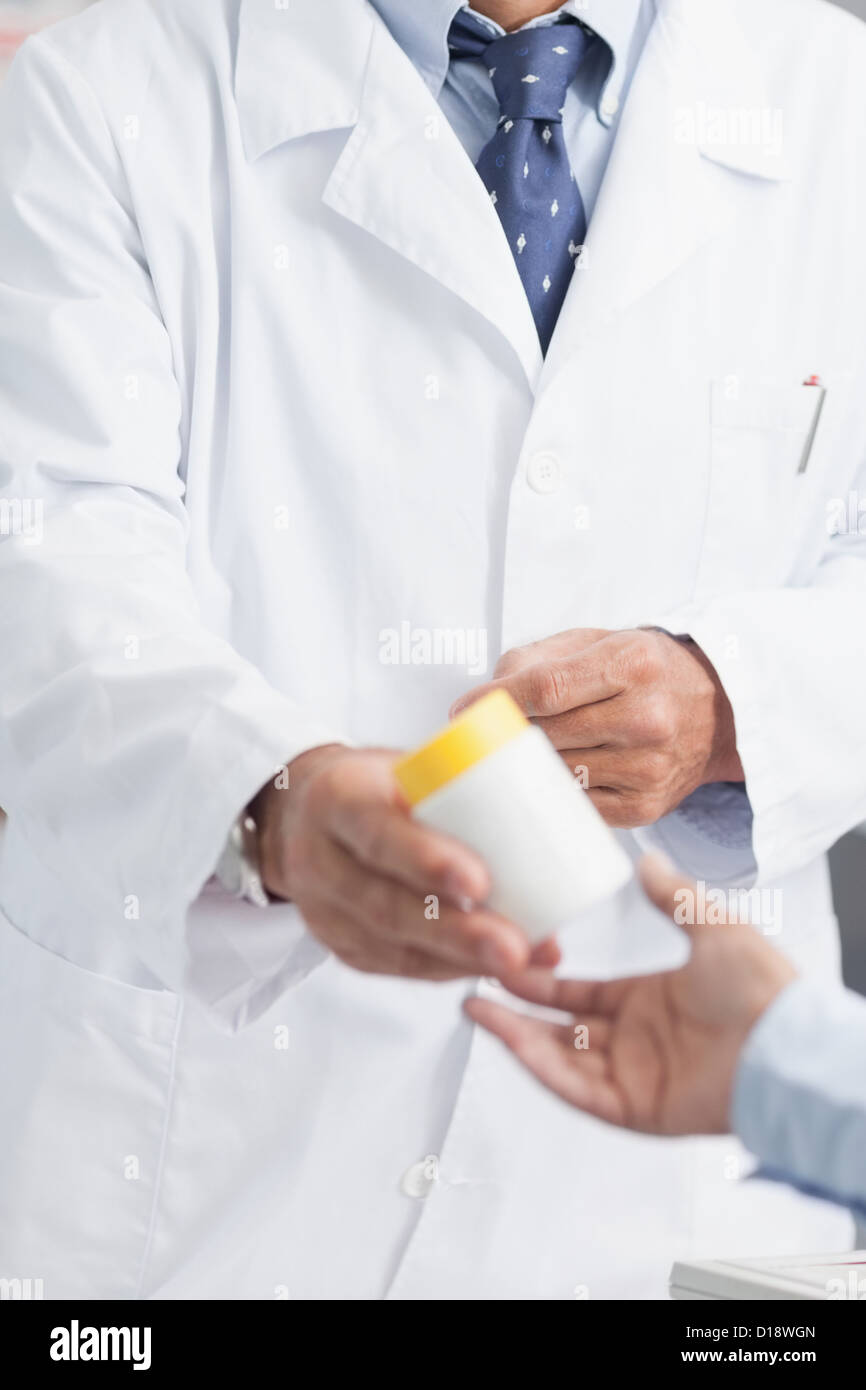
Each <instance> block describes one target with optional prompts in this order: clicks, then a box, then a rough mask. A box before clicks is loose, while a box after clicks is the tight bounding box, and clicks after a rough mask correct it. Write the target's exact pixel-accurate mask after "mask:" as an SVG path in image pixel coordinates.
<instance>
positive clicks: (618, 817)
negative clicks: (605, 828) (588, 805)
mask: <svg viewBox="0 0 866 1390" xmlns="http://www.w3.org/2000/svg"><path fill="white" fill-rule="evenodd" d="M587 796H588V797H589V799H590V801H591V802H592V804H593V806H594V807H595V809H596V810H597V811H598V813H599V815H600V816H601V818H602V820H604V821H605V822H606V824H607V825H610V826H612V827H613V828H614V829H617V830H634V829H635V828H636V827H637V826H642V825H648V824H651V823H652V817H651V818H650V819H649V820H648V819H647V813H646V809H645V802H644V799H643V798H642V797H640V796H638V795H636V794H635V793H634V792H630V791H625V790H623V789H620V788H615V789H614V788H612V787H597V786H593V785H592V779H591V778H590V784H589V787H588V789H587Z"/></svg>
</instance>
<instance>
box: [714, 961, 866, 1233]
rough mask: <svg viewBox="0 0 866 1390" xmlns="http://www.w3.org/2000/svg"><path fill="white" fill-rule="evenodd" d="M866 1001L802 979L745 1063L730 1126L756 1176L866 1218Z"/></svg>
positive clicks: (755, 1038)
mask: <svg viewBox="0 0 866 1390" xmlns="http://www.w3.org/2000/svg"><path fill="white" fill-rule="evenodd" d="M864 1057H866V1000H864V999H861V998H860V997H859V996H858V995H855V994H853V993H851V991H849V990H845V989H843V988H842V987H841V985H823V984H822V985H818V984H815V983H812V982H811V981H808V980H796V981H794V983H793V984H791V985H789V986H788V988H787V989H785V990H783V991H782V993H781V994H780V995H779V996H778V997H777V998H776V999H775V1000H774V1002H773V1003H772V1004H771V1005H770V1008H769V1009H768V1010H767V1011H766V1013H765V1014H764V1015H763V1016H762V1018H761V1019H760V1020H759V1022H758V1023H757V1024H756V1026H755V1027H754V1029H753V1030H752V1033H751V1034H750V1036H749V1038H748V1039H747V1042H746V1045H745V1047H744V1048H743V1052H742V1054H741V1057H740V1063H739V1066H738V1069H737V1074H736V1077H735V1081H734V1093H733V1100H732V1114H731V1123H732V1127H733V1129H734V1131H735V1133H736V1134H737V1135H738V1136H739V1138H740V1139H742V1141H743V1143H744V1144H745V1145H746V1147H747V1148H748V1149H750V1150H751V1152H752V1153H754V1154H756V1155H757V1156H758V1157H759V1158H760V1159H761V1160H762V1168H761V1169H759V1171H758V1173H757V1174H756V1176H757V1177H761V1176H765V1177H770V1178H775V1179H779V1180H783V1181H787V1182H790V1183H792V1184H793V1185H795V1186H797V1187H799V1188H801V1189H803V1190H804V1191H807V1192H809V1193H811V1194H813V1195H816V1196H820V1197H826V1198H828V1199H829V1200H831V1201H836V1202H840V1203H843V1204H844V1205H845V1206H848V1207H850V1208H851V1209H852V1210H853V1211H855V1212H856V1213H857V1215H858V1216H860V1217H866V1163H864V1161H863V1155H864V1153H866V1068H864V1066H863V1059H864Z"/></svg>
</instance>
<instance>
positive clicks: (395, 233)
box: [235, 0, 542, 387]
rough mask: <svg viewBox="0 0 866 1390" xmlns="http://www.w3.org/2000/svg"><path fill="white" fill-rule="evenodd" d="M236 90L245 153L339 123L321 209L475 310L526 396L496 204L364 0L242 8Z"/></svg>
mask: <svg viewBox="0 0 866 1390" xmlns="http://www.w3.org/2000/svg"><path fill="white" fill-rule="evenodd" d="M235 95H236V99H237V103H238V112H239V116H240V121H241V130H242V136H243V142H244V150H245V153H246V155H247V158H248V159H250V160H254V159H258V158H260V157H261V156H262V155H264V154H266V153H268V152H269V151H270V150H273V149H274V148H276V147H277V146H279V145H280V144H281V143H283V142H284V141H286V140H291V139H296V138H298V137H300V136H303V135H310V134H313V133H314V132H317V131H325V130H336V129H340V128H343V127H345V128H347V129H348V130H349V131H350V134H349V136H348V138H347V141H346V144H345V146H344V148H343V151H342V153H341V155H340V158H339V159H338V160H337V163H336V165H335V166H334V168H333V170H332V171H331V174H330V177H329V178H328V179H327V182H326V184H325V187H324V192H323V201H324V202H325V204H326V205H327V206H328V207H330V208H331V209H333V211H334V212H336V213H339V214H340V215H341V216H342V217H345V218H347V219H348V220H349V221H351V222H354V223H355V224H356V225H357V226H358V227H361V228H363V230H364V231H365V232H367V233H369V234H370V235H371V236H374V237H377V238H378V239H379V241H381V242H384V243H385V244H386V245H387V246H389V247H390V248H391V250H392V251H394V252H396V253H397V254H398V255H400V256H403V257H404V258H405V259H406V260H409V261H411V262H412V263H413V264H414V265H416V266H418V267H419V269H420V270H422V271H424V272H425V273H426V274H428V275H431V276H432V277H433V278H434V279H435V280H438V281H439V282H440V284H442V285H443V286H445V287H447V289H448V290H449V291H451V292H452V293H454V294H456V295H459V296H460V298H461V299H463V300H464V301H465V302H466V303H467V304H469V305H471V306H472V308H473V309H474V310H476V311H477V312H478V313H479V314H482V315H483V316H484V317H485V318H486V319H487V320H488V321H489V322H490V323H491V324H492V325H493V326H494V327H495V328H496V329H498V331H499V332H500V333H501V334H502V335H503V336H504V337H505V338H506V339H507V340H508V342H509V343H510V344H511V346H512V348H513V349H514V351H515V353H516V354H517V357H518V359H519V361H520V363H521V365H522V367H523V370H524V372H525V374H526V378H527V380H528V382H529V384H530V387H534V385H535V382H536V381H537V379H538V376H539V373H540V371H541V367H542V356H541V349H540V346H539V342H538V334H537V332H536V329H535V324H534V322H533V318H532V312H531V310H530V308H529V304H528V302H527V299H526V295H525V293H524V290H523V286H522V284H521V281H520V277H519V275H518V273H517V267H516V266H515V264H514V259H513V257H512V255H511V251H510V250H509V247H508V243H507V241H506V238H505V234H504V232H503V230H502V225H501V223H500V221H499V218H498V217H497V215H496V209H495V208H494V207H493V205H492V204H491V202H490V199H489V198H488V196H487V193H486V191H485V189H484V185H483V184H482V182H481V180H480V178H479V177H478V174H477V173H476V171H475V169H474V168H473V166H472V163H471V161H470V160H469V158H468V156H467V155H466V152H465V150H464V149H463V147H462V145H461V144H460V142H459V140H458V139H457V136H456V135H455V134H454V132H453V130H451V128H450V126H449V125H448V122H447V121H446V120H445V118H444V116H443V115H442V113H441V111H440V110H439V107H438V105H437V103H436V101H435V99H434V98H433V96H432V95H431V94H430V92H429V90H428V89H427V87H426V86H425V84H424V82H423V80H422V78H421V77H420V76H419V74H418V73H417V72H416V70H415V68H414V67H413V65H412V63H411V62H410V61H409V59H408V58H407V57H406V55H405V54H404V53H403V52H402V50H401V49H400V47H399V46H398V45H397V43H396V42H395V41H394V39H393V38H392V37H391V34H390V33H389V31H388V30H387V28H386V27H385V25H384V24H383V23H382V22H381V20H380V19H379V18H378V16H377V15H375V13H374V12H373V11H371V10H370V8H369V7H368V6H366V5H364V4H362V3H361V0H292V3H291V5H290V6H288V7H286V8H276V7H275V5H274V0H242V7H241V16H240V27H239V35H238V56H237V63H236V74H235Z"/></svg>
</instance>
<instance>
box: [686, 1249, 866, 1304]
mask: <svg viewBox="0 0 866 1390" xmlns="http://www.w3.org/2000/svg"><path fill="white" fill-rule="evenodd" d="M670 1290H671V1298H674V1299H685V1300H689V1299H691V1300H696V1301H702V1300H703V1301H713V1300H726V1299H750V1300H754V1299H772V1300H776V1299H778V1300H782V1301H784V1300H787V1299H812V1300H820V1301H821V1302H828V1301H829V1302H842V1301H847V1300H849V1299H850V1300H855V1301H857V1300H863V1299H866V1250H854V1251H850V1252H846V1253H845V1254H841V1255H840V1254H836V1255H786V1256H779V1257H778V1258H776V1259H748V1260H707V1261H704V1262H701V1263H696V1264H685V1263H682V1262H678V1263H677V1264H675V1265H674V1267H673V1269H672V1271H671V1282H670Z"/></svg>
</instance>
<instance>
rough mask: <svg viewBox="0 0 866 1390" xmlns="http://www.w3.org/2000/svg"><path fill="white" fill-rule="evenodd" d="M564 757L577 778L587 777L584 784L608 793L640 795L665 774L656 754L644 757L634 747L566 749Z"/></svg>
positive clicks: (644, 755)
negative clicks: (578, 776) (634, 793)
mask: <svg viewBox="0 0 866 1390" xmlns="http://www.w3.org/2000/svg"><path fill="white" fill-rule="evenodd" d="M560 757H561V758H562V760H563V762H564V763H565V765H566V767H567V768H569V770H570V771H571V772H573V773H574V774H575V775H579V774H581V775H583V777H584V781H583V785H584V786H585V787H586V788H587V789H588V790H589V789H590V788H592V787H599V788H602V787H603V788H604V789H605V791H617V792H640V791H641V790H642V789H644V788H646V787H647V786H648V785H649V784H651V782H652V780H653V779H654V778H656V777H658V776H659V775H660V773H661V767H662V765H661V762H659V765H658V767H656V766H655V763H654V759H655V757H656V755H655V754H642V753H640V752H638V751H637V750H636V749H633V748H628V749H625V748H563V749H561V750H560Z"/></svg>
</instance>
